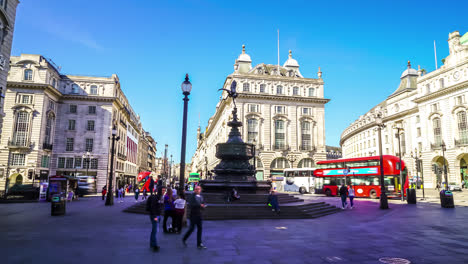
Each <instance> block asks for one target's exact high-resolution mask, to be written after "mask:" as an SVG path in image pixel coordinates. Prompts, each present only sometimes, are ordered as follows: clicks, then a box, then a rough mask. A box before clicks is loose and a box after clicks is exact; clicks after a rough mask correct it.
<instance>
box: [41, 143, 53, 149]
mask: <svg viewBox="0 0 468 264" xmlns="http://www.w3.org/2000/svg"><path fill="white" fill-rule="evenodd" d="M53 147H54V145H53V144H49V143H44V144H42V149H45V150H52V148H53Z"/></svg>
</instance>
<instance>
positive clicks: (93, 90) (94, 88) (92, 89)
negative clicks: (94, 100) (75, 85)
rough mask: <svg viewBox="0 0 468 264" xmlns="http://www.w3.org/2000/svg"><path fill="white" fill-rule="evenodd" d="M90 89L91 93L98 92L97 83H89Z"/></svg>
mask: <svg viewBox="0 0 468 264" xmlns="http://www.w3.org/2000/svg"><path fill="white" fill-rule="evenodd" d="M90 91H91V94H93V95H96V94H98V88H97V85H91V89H90Z"/></svg>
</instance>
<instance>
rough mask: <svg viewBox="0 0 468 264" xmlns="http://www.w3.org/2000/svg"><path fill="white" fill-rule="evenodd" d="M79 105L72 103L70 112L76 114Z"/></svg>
mask: <svg viewBox="0 0 468 264" xmlns="http://www.w3.org/2000/svg"><path fill="white" fill-rule="evenodd" d="M77 108H78V107H77V106H76V105H70V109H69V110H70V114H76V112H77V111H76V110H77Z"/></svg>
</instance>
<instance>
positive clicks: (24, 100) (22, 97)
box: [16, 94, 33, 104]
mask: <svg viewBox="0 0 468 264" xmlns="http://www.w3.org/2000/svg"><path fill="white" fill-rule="evenodd" d="M16 103H18V104H32V103H33V96H32V95H30V94H18V96H17V97H16Z"/></svg>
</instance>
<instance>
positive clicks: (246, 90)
mask: <svg viewBox="0 0 468 264" xmlns="http://www.w3.org/2000/svg"><path fill="white" fill-rule="evenodd" d="M242 89H243V90H242V91H244V92H250V85H249V84H248V83H244V84H243V85H242Z"/></svg>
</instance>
